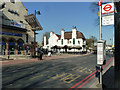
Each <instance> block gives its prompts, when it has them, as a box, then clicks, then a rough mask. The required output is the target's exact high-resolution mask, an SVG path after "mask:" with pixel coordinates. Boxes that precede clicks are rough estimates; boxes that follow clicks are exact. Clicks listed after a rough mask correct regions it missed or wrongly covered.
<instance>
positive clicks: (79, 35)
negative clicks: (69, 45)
mask: <svg viewBox="0 0 120 90" xmlns="http://www.w3.org/2000/svg"><path fill="white" fill-rule="evenodd" d="M76 38H77V39H78V38H82V39H85V37H84V35H83V33H81V32H79V31H77V37H76Z"/></svg>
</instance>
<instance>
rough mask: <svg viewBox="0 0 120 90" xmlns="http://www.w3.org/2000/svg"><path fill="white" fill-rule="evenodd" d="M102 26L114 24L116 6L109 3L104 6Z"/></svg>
mask: <svg viewBox="0 0 120 90" xmlns="http://www.w3.org/2000/svg"><path fill="white" fill-rule="evenodd" d="M102 15H103V16H102V25H103V26H106V25H113V24H114V4H113V3H108V4H103V5H102Z"/></svg>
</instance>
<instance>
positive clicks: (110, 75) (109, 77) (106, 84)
mask: <svg viewBox="0 0 120 90" xmlns="http://www.w3.org/2000/svg"><path fill="white" fill-rule="evenodd" d="M106 66H107V67H103V71H102V88H101V85H100V84H99V79H98V78H94V80H93V82H94V83H93V84H92V85H91V86H90V88H98V89H100V90H108V89H114V58H113V60H112V61H110V62H109V63H108V64H107V65H106Z"/></svg>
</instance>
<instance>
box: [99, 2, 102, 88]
mask: <svg viewBox="0 0 120 90" xmlns="http://www.w3.org/2000/svg"><path fill="white" fill-rule="evenodd" d="M99 3H100V4H101V3H102V1H101V0H100V1H99ZM99 10H100V40H102V15H101V5H99ZM100 85H101V88H102V65H100Z"/></svg>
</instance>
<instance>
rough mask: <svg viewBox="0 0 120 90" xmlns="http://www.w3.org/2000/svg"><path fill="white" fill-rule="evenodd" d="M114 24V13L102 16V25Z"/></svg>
mask: <svg viewBox="0 0 120 90" xmlns="http://www.w3.org/2000/svg"><path fill="white" fill-rule="evenodd" d="M113 24H114V15H109V16H103V17H102V25H103V26H105V25H113Z"/></svg>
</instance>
